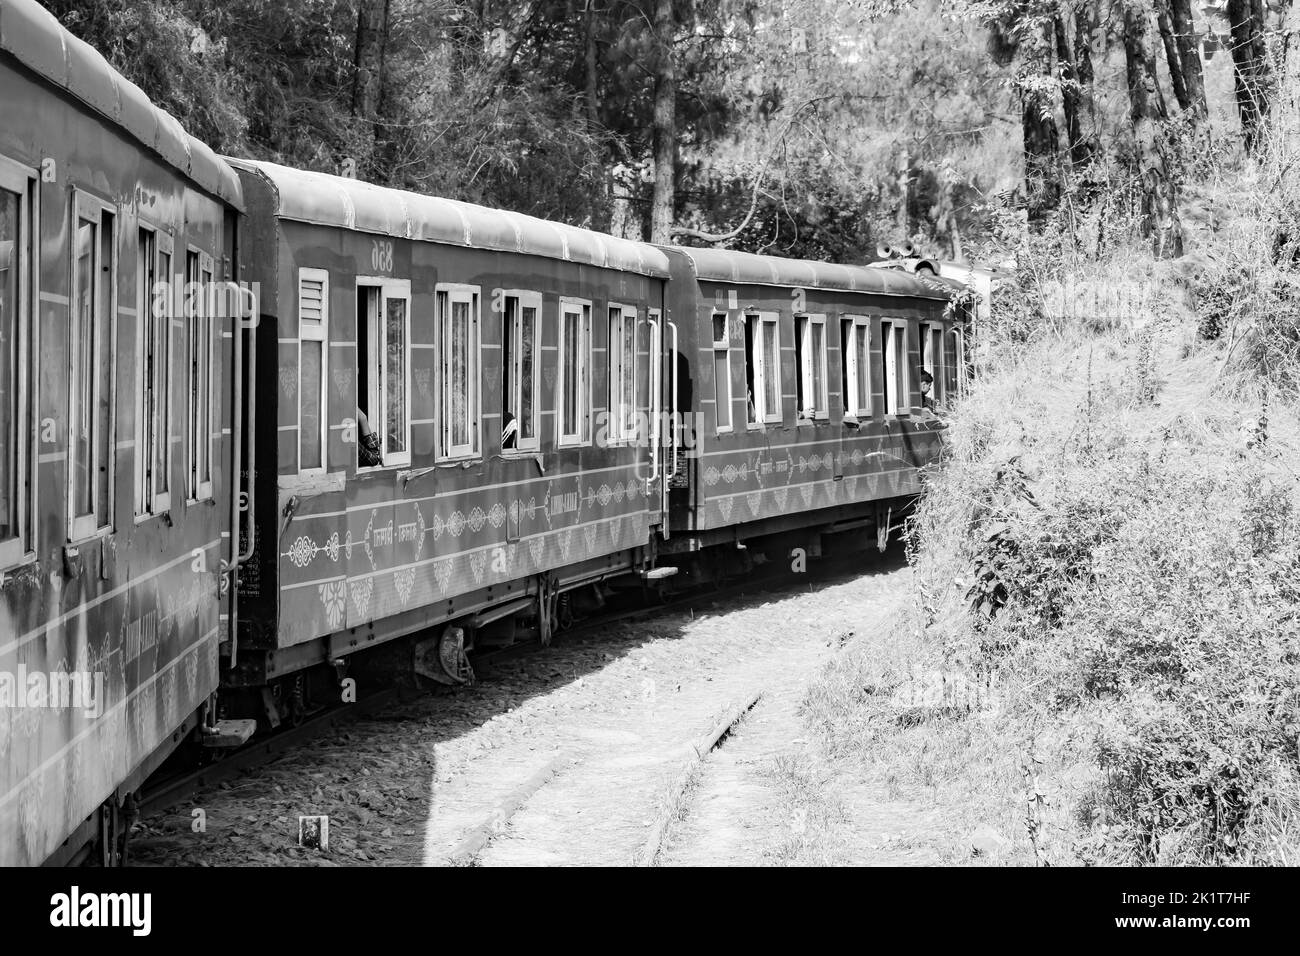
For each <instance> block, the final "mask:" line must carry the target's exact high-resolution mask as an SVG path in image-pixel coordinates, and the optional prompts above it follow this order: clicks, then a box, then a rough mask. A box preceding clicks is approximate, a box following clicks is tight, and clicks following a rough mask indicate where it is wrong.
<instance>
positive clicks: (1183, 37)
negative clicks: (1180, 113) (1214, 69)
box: [1166, 0, 1210, 119]
mask: <svg viewBox="0 0 1300 956" xmlns="http://www.w3.org/2000/svg"><path fill="white" fill-rule="evenodd" d="M1166 2H1167V3H1168V4H1169V20H1170V24H1171V25H1172V26H1173V30H1174V43H1175V44H1176V45H1177V47H1178V60H1179V62H1180V63H1181V65H1182V67H1183V85H1184V87H1185V89H1186V90H1187V100H1188V103H1189V104H1190V108H1191V110H1192V111H1193V113H1194V114H1195V115H1196V117H1197V118H1198V119H1205V118H1206V117H1208V116H1209V115H1210V111H1209V108H1208V107H1207V106H1206V103H1205V74H1204V71H1203V70H1202V69H1201V47H1200V44H1199V43H1198V42H1197V39H1196V21H1195V20H1194V19H1193V17H1192V0H1166Z"/></svg>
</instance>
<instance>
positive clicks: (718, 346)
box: [713, 312, 731, 434]
mask: <svg viewBox="0 0 1300 956" xmlns="http://www.w3.org/2000/svg"><path fill="white" fill-rule="evenodd" d="M713 408H714V411H715V413H716V414H717V416H718V433H719V434H722V433H724V432H729V431H731V341H730V339H729V338H728V337H727V314H726V313H725V312H714V313H713Z"/></svg>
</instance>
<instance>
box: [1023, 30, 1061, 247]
mask: <svg viewBox="0 0 1300 956" xmlns="http://www.w3.org/2000/svg"><path fill="white" fill-rule="evenodd" d="M1054 22H1055V18H1054V17H1051V18H1045V17H1036V18H1033V19H1032V20H1031V21H1030V22H1029V23H1028V24H1027V26H1026V29H1025V31H1024V38H1023V40H1022V41H1021V44H1020V48H1021V54H1022V59H1023V62H1024V67H1023V72H1022V73H1021V75H1020V77H1019V89H1020V122H1021V128H1022V129H1023V131H1024V143H1025V191H1026V208H1027V210H1028V213H1029V225H1030V227H1031V228H1033V227H1037V226H1041V225H1042V224H1043V222H1044V221H1045V220H1046V219H1047V217H1048V215H1049V214H1050V213H1051V212H1052V210H1054V209H1056V207H1057V206H1058V205H1059V204H1060V201H1061V173H1060V168H1061V160H1060V133H1059V131H1058V130H1057V127H1056V111H1055V104H1054V103H1053V96H1052V94H1053V92H1054V83H1053V79H1052V46H1053V24H1054Z"/></svg>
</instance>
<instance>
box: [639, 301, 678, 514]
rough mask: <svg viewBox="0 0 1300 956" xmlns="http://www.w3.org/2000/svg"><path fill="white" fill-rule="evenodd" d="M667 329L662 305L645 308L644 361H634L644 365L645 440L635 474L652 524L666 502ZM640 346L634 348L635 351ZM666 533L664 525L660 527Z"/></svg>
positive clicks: (668, 447) (667, 439)
mask: <svg viewBox="0 0 1300 956" xmlns="http://www.w3.org/2000/svg"><path fill="white" fill-rule="evenodd" d="M666 334H667V331H666V326H665V323H664V319H663V310H662V309H649V310H647V312H646V323H645V333H644V338H643V341H644V343H645V347H646V351H645V353H644V354H645V357H646V358H645V362H644V363H642V362H640V361H639V359H640V355H638V356H637V358H638V362H637V365H638V366H639V367H641V368H644V369H645V372H646V374H645V376H644V377H643V378H642V379H641V380H642V381H644V382H645V391H644V394H643V397H644V402H645V405H644V407H645V413H646V429H645V433H644V434H645V441H644V445H643V447H644V448H645V449H646V454H645V455H644V457H643V460H642V461H641V462H640V463H639V467H638V472H637V473H638V474H639V475H641V476H642V477H643V478H644V479H645V480H644V482H643V484H642V487H643V490H644V492H645V496H646V511H647V512H649V514H648V520H649V522H650V526H651V527H652V528H653V527H655V526H656V525H663V524H664V521H663V515H664V508H665V505H666V503H667V498H666V489H667V487H668V482H667V481H666V480H665V475H666V474H667V470H668V467H669V461H668V455H669V454H670V453H671V447H672V446H671V435H670V425H669V423H668V414H667V413H666V407H667V403H666V401H665V399H666V392H665V391H664V381H665V377H664V352H665V349H664V341H665V337H666ZM639 351H640V349H639V348H638V352H639ZM663 530H664V536H665V537H666V536H667V528H666V527H665V528H664V529H663Z"/></svg>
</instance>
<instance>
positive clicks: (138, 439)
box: [135, 226, 172, 515]
mask: <svg viewBox="0 0 1300 956" xmlns="http://www.w3.org/2000/svg"><path fill="white" fill-rule="evenodd" d="M139 235H140V240H139V245H138V247H137V261H136V280H135V281H136V341H137V343H138V346H137V350H136V359H137V360H136V406H135V407H136V415H135V422H136V428H135V460H136V508H135V510H136V514H138V515H149V514H162V513H163V512H165V511H167V510H168V508H170V507H171V495H170V493H169V489H170V486H169V484H168V480H169V477H170V473H171V467H170V466H171V440H170V432H171V415H170V412H171V401H170V396H171V391H170V389H171V364H172V353H171V341H172V329H171V322H172V319H171V296H170V295H169V291H170V289H171V276H170V275H169V273H170V272H171V262H172V238H171V236H169V235H167V234H166V233H162V232H158V231H156V230H154V229H153V228H151V227H148V226H142V227H141V228H140V234H139ZM159 283H161V285H159Z"/></svg>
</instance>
